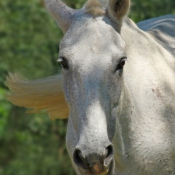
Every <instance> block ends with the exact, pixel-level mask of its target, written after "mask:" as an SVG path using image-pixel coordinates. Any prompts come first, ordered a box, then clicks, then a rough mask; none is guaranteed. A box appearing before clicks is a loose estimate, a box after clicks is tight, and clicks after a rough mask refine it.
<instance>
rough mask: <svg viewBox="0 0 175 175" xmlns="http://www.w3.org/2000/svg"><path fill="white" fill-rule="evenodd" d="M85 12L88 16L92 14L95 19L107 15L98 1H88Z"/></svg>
mask: <svg viewBox="0 0 175 175" xmlns="http://www.w3.org/2000/svg"><path fill="white" fill-rule="evenodd" d="M85 10H86V13H87V14H91V15H92V16H93V17H97V16H102V15H104V14H105V10H104V9H103V7H102V5H101V3H100V2H99V1H98V0H88V1H87V3H86V4H85Z"/></svg>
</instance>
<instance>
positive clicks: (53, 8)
mask: <svg viewBox="0 0 175 175" xmlns="http://www.w3.org/2000/svg"><path fill="white" fill-rule="evenodd" d="M45 4H46V7H47V9H48V10H49V12H50V13H51V14H52V16H53V17H54V18H55V20H56V21H57V23H58V25H59V27H60V28H61V29H62V31H63V32H64V33H65V32H66V31H67V29H68V28H69V25H70V23H71V21H72V18H73V14H74V12H75V10H73V9H71V8H69V7H68V6H67V5H65V4H64V3H63V2H61V1H60V0H45Z"/></svg>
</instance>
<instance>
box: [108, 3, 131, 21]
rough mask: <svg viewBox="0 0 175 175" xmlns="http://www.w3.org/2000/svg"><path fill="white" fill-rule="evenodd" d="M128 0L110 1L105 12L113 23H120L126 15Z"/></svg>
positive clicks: (128, 5)
mask: <svg viewBox="0 0 175 175" xmlns="http://www.w3.org/2000/svg"><path fill="white" fill-rule="evenodd" d="M129 7H130V0H110V1H109V4H108V7H107V12H108V15H109V17H110V18H112V19H113V20H114V21H118V22H121V21H122V19H123V17H124V16H125V15H126V14H127V13H128V11H129Z"/></svg>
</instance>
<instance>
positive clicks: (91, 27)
mask: <svg viewBox="0 0 175 175" xmlns="http://www.w3.org/2000/svg"><path fill="white" fill-rule="evenodd" d="M111 24H112V23H111V21H110V20H109V19H108V18H107V17H98V18H96V19H92V18H91V17H88V15H87V17H86V18H85V19H84V17H83V19H79V20H77V21H76V22H74V23H73V25H72V26H71V27H70V28H69V30H68V31H67V33H66V35H65V37H64V38H63V40H62V42H61V44H60V53H59V57H60V58H59V61H60V62H61V64H62V67H63V70H62V72H63V79H64V93H65V98H66V101H67V103H68V104H69V110H70V115H69V117H70V118H71V120H72V124H73V128H74V129H75V131H76V134H77V137H78V140H77V143H76V147H75V150H74V153H73V159H74V162H75V163H76V164H77V165H78V166H79V167H81V168H83V169H89V170H91V171H93V172H97V173H99V172H103V171H106V169H105V168H108V166H109V165H110V164H111V163H112V159H113V146H112V143H111V140H112V138H113V136H114V132H115V118H116V117H115V115H114V114H112V113H115V112H114V111H115V108H116V107H117V104H118V101H119V97H120V93H121V88H122V78H123V66H124V64H125V61H126V53H125V43H124V41H123V40H122V39H121V37H120V35H119V34H118V33H116V31H115V29H114V28H113V27H112V26H111ZM92 160H93V161H94V162H93V163H92ZM95 166H97V168H96V169H97V170H95Z"/></svg>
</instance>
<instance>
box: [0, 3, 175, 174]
mask: <svg viewBox="0 0 175 175" xmlns="http://www.w3.org/2000/svg"><path fill="white" fill-rule="evenodd" d="M64 2H65V3H67V4H68V5H69V6H70V7H72V8H80V7H82V5H83V4H84V3H85V1H84V0H64ZM164 14H175V1H174V0H162V1H160V0H148V1H145V0H132V7H131V12H130V17H131V18H132V19H133V20H134V21H135V22H139V21H141V20H144V19H149V18H152V17H156V16H160V15H164ZM61 38H62V32H61V31H60V30H59V29H58V27H57V25H56V23H55V22H54V21H53V19H52V18H51V17H50V15H49V14H48V13H47V11H46V9H45V7H44V2H43V0H25V1H22V0H14V1H12V0H1V1H0V175H74V172H73V170H72V166H71V163H70V159H69V156H68V154H67V151H66V147H65V134H66V125H67V120H55V121H51V120H49V118H48V116H47V115H45V114H35V115H34V114H26V109H23V108H19V107H17V106H13V105H12V104H10V103H9V102H8V101H6V94H7V93H8V89H7V87H6V86H5V85H4V82H5V78H6V76H7V75H8V72H12V73H14V72H17V73H18V74H20V75H22V77H26V78H28V79H37V78H43V77H46V76H50V75H54V74H57V73H58V72H59V70H60V67H59V65H58V63H57V62H56V60H57V58H58V52H59V48H58V46H59V42H60V40H61Z"/></svg>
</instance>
